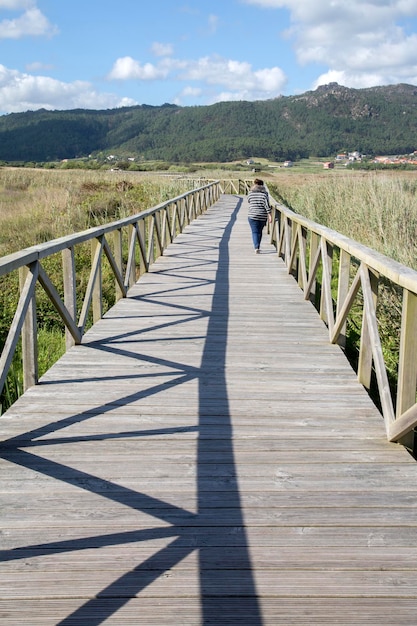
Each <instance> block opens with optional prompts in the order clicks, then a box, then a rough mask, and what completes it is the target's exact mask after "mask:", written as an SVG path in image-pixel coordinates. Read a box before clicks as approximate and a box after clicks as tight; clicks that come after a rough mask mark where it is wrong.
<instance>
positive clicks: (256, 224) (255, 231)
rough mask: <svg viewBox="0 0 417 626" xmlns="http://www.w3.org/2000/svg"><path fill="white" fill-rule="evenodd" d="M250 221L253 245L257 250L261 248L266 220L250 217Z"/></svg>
mask: <svg viewBox="0 0 417 626" xmlns="http://www.w3.org/2000/svg"><path fill="white" fill-rule="evenodd" d="M248 222H249V226H250V229H251V231H252V241H253V247H254V248H255V250H259V248H260V247H261V239H262V231H263V229H264V226H265V224H266V220H253V219H252V218H251V217H248Z"/></svg>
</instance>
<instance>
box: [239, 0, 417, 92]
mask: <svg viewBox="0 0 417 626" xmlns="http://www.w3.org/2000/svg"><path fill="white" fill-rule="evenodd" d="M242 1H244V2H246V3H247V4H252V5H256V6H259V7H263V8H269V9H274V8H275V9H287V10H289V12H290V18H291V27H290V29H289V30H288V31H287V32H286V33H284V34H285V35H286V36H287V38H288V39H289V40H291V41H292V42H293V46H294V49H295V52H296V55H297V58H298V60H299V62H300V63H301V64H304V65H307V64H310V63H319V64H321V65H324V66H328V68H329V70H328V72H325V73H324V74H322V76H320V77H319V79H318V80H316V82H315V84H316V85H317V84H323V83H322V82H321V81H324V80H328V78H329V77H336V76H337V77H339V80H338V81H337V82H341V83H342V84H344V85H347V86H351V87H359V86H360V87H369V86H373V85H382V84H389V83H397V82H413V81H415V76H416V75H417V60H416V56H417V55H416V52H417V36H416V35H415V34H411V35H408V34H407V33H406V31H405V29H404V28H403V27H402V26H401V23H402V21H403V20H405V19H408V18H410V17H416V16H417V2H416V0H349V1H346V0H320V2H316V1H315V0H242Z"/></svg>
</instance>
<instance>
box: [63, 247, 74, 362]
mask: <svg viewBox="0 0 417 626" xmlns="http://www.w3.org/2000/svg"><path fill="white" fill-rule="evenodd" d="M62 268H63V279H64V304H65V306H66V308H67V310H68V313H69V314H70V315H71V317H72V319H73V320H74V323H75V324H77V297H76V287H75V259H74V248H73V247H71V248H66V249H65V250H63V251H62ZM74 344H75V340H74V337H73V336H72V335H71V333H70V331H69V330H68V328H65V345H66V348H67V350H69V348H71V347H72V346H73V345H74Z"/></svg>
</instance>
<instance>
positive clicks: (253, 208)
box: [248, 178, 271, 254]
mask: <svg viewBox="0 0 417 626" xmlns="http://www.w3.org/2000/svg"><path fill="white" fill-rule="evenodd" d="M253 182H254V184H253V187H252V188H251V190H250V192H249V194H248V202H249V211H248V222H249V226H250V229H251V231H252V241H253V246H254V248H255V252H256V254H259V252H260V247H261V240H262V231H263V229H264V226H265V224H266V222H267V221H269V222H271V207H270V206H269V199H268V191H267V189H266V187H265V186H264V181H263V180H261V179H260V178H255V180H254V181H253Z"/></svg>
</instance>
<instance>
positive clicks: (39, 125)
mask: <svg viewBox="0 0 417 626" xmlns="http://www.w3.org/2000/svg"><path fill="white" fill-rule="evenodd" d="M416 149H417V87H415V86H413V85H404V84H400V85H391V86H386V87H373V88H368V89H349V88H346V87H342V86H340V85H338V84H337V83H331V84H329V85H324V86H321V87H319V88H318V89H316V90H315V91H308V92H306V93H304V94H300V95H297V96H288V97H287V96H285V97H284V96H283V97H279V98H276V99H274V100H267V101H256V102H223V103H218V104H213V105H211V106H198V107H197V106H195V107H179V106H176V105H170V104H164V105H163V106H160V107H154V106H148V105H141V106H134V107H127V108H120V109H112V110H106V111H91V110H84V109H77V110H72V111H47V110H45V109H42V110H39V111H28V112H26V113H11V114H8V115H3V116H0V159H1V160H3V161H9V162H10V161H37V162H40V161H55V160H60V159H65V158H68V159H70V158H76V157H83V156H88V155H89V154H97V153H103V152H104V153H107V154H109V153H116V154H117V155H118V156H119V157H128V156H130V157H143V158H145V159H162V160H165V161H185V162H199V161H222V162H226V161H231V160H235V159H242V158H247V157H249V156H251V155H256V156H257V157H265V158H270V159H275V160H279V159H293V160H295V159H297V158H300V157H309V156H318V157H320V156H329V155H332V154H335V153H337V152H339V151H341V150H347V151H354V150H358V151H359V152H362V153H365V154H408V153H410V152H413V151H414V150H416Z"/></svg>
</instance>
